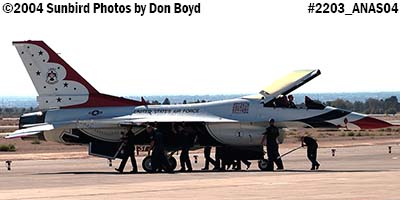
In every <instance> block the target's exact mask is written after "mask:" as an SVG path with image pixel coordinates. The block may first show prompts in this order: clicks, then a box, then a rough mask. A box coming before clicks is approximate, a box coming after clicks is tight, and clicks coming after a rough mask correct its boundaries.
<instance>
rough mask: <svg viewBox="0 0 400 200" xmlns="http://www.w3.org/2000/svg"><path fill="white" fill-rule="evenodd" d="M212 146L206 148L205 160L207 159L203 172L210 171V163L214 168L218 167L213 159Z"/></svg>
mask: <svg viewBox="0 0 400 200" xmlns="http://www.w3.org/2000/svg"><path fill="white" fill-rule="evenodd" d="M211 148H212V147H211V146H206V147H204V158H205V159H206V161H205V165H204V168H202V169H201V170H203V171H204V170H208V167H209V165H210V163H211V164H212V165H214V167H215V166H216V163H215V160H214V159H212V158H211V156H210V155H211Z"/></svg>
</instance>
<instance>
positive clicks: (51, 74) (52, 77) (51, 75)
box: [46, 68, 58, 84]
mask: <svg viewBox="0 0 400 200" xmlns="http://www.w3.org/2000/svg"><path fill="white" fill-rule="evenodd" d="M46 82H47V83H48V84H54V83H57V82H58V78H57V72H56V69H54V68H50V69H49V71H48V72H47V78H46Z"/></svg>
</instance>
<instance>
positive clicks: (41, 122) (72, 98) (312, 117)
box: [6, 40, 392, 171]
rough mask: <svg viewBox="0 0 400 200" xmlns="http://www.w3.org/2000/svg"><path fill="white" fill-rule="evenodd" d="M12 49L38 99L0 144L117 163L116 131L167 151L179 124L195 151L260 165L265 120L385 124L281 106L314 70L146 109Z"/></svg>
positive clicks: (46, 53)
mask: <svg viewBox="0 0 400 200" xmlns="http://www.w3.org/2000/svg"><path fill="white" fill-rule="evenodd" d="M13 45H14V46H15V47H16V49H17V51H18V54H19V56H20V57H21V59H22V62H23V64H24V65H25V68H26V70H27V72H28V74H29V76H30V78H31V79H32V82H33V84H34V86H35V88H36V91H37V93H38V94H39V96H38V97H37V101H38V104H39V109H40V111H38V112H34V113H27V114H23V115H22V116H21V117H20V124H19V130H16V131H15V132H13V133H10V134H8V135H7V136H6V138H18V137H21V138H23V139H24V138H25V139H29V138H36V139H41V140H46V141H56V142H60V143H64V144H88V145H89V148H88V149H89V154H91V155H95V156H100V157H105V158H111V159H114V158H118V149H119V147H120V145H121V132H124V131H127V126H133V132H134V134H135V138H136V143H137V144H140V145H146V144H148V143H149V136H148V134H146V133H145V126H146V125H147V124H149V123H151V124H155V123H156V124H157V127H158V129H159V130H160V131H161V132H163V133H164V134H165V138H166V140H165V143H166V145H167V147H168V149H169V150H170V151H174V150H176V149H178V148H179V145H180V141H179V137H176V135H175V134H174V133H173V131H172V130H173V129H174V125H175V124H176V123H185V126H187V127H188V129H189V130H190V131H191V132H192V134H193V135H195V139H194V145H195V146H198V147H201V146H229V147H231V149H233V150H232V152H231V153H232V154H235V155H234V156H236V157H237V156H240V158H241V159H248V160H263V159H264V151H263V147H262V145H261V139H262V134H263V132H265V128H266V126H267V124H268V121H269V119H271V118H273V119H274V120H275V122H276V126H277V127H279V128H280V129H281V130H282V129H283V128H329V129H332V128H334V129H338V128H346V129H377V128H385V127H390V126H392V124H390V123H388V122H385V121H382V120H378V119H375V118H373V117H369V116H367V115H364V114H360V113H356V112H351V111H347V110H343V109H338V108H334V107H330V106H325V105H323V104H321V103H319V102H317V101H314V100H312V99H310V98H309V97H306V98H305V103H304V106H303V107H297V108H289V107H288V106H287V98H286V95H288V94H289V93H291V92H292V91H294V90H295V89H297V88H299V87H301V86H302V85H304V84H305V83H307V82H309V81H311V80H312V79H314V78H315V77H317V76H319V75H320V74H321V72H320V70H300V71H295V72H292V73H290V74H288V75H287V76H285V77H282V78H280V79H278V80H276V81H275V82H273V83H272V84H271V85H270V86H268V87H265V88H264V89H262V90H261V91H260V92H259V93H258V94H256V95H250V96H243V97H238V98H235V99H229V100H222V101H214V102H204V103H195V104H177V105H150V104H149V103H147V102H146V101H145V100H144V99H141V100H140V101H136V100H131V99H126V98H122V97H115V96H111V95H107V94H102V93H100V92H99V91H97V90H96V88H94V87H93V86H92V85H91V84H90V83H89V82H87V81H86V80H85V79H84V78H83V77H82V76H81V75H79V74H78V73H77V72H76V71H75V70H74V69H73V68H72V67H71V66H70V65H69V64H68V63H66V62H65V61H64V60H63V59H62V58H61V57H60V56H59V55H58V54H57V53H55V52H54V51H53V50H52V49H51V48H50V47H49V46H47V45H46V43H44V42H43V41H30V40H29V41H18V42H13ZM111 73H112V72H111ZM282 132H283V131H282ZM282 135H284V134H282ZM228 153H229V152H228ZM149 159H150V158H146V159H144V163H143V167H144V168H145V170H146V171H148V170H149V167H151V166H150V165H149ZM171 159H173V157H171ZM174 162H175V163H176V161H174ZM175 165H176V164H175ZM259 167H260V168H261V169H262V168H263V167H265V165H259Z"/></svg>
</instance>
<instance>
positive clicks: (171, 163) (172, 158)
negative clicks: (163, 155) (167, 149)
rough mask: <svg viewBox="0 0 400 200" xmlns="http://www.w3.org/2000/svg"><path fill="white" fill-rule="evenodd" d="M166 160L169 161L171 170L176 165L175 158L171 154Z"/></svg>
mask: <svg viewBox="0 0 400 200" xmlns="http://www.w3.org/2000/svg"><path fill="white" fill-rule="evenodd" d="M168 162H169V166H170V167H171V170H172V171H174V170H175V169H176V166H177V162H176V159H175V158H174V157H173V156H171V157H169V158H168Z"/></svg>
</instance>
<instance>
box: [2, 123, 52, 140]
mask: <svg viewBox="0 0 400 200" xmlns="http://www.w3.org/2000/svg"><path fill="white" fill-rule="evenodd" d="M53 129H54V126H53V125H52V124H40V125H39V124H38V125H37V126H32V127H29V128H24V129H19V130H16V131H14V132H13V133H9V134H7V135H6V136H5V138H6V139H13V138H19V137H26V136H30V135H35V134H38V133H40V132H42V131H50V130H53Z"/></svg>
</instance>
